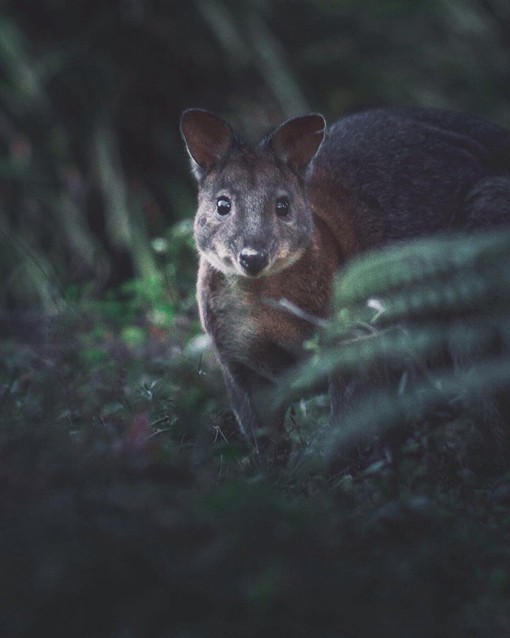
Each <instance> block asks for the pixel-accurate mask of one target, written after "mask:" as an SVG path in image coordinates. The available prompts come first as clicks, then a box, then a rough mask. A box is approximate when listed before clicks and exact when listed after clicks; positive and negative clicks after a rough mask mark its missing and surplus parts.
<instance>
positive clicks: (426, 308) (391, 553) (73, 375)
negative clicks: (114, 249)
mask: <svg viewBox="0 0 510 638" xmlns="http://www.w3.org/2000/svg"><path fill="white" fill-rule="evenodd" d="M445 241H447V240H445ZM448 241H449V242H461V243H449V244H448V250H446V252H445V246H446V245H445V244H443V245H441V244H440V243H437V242H436V243H434V244H428V245H427V246H428V248H427V250H423V245H422V246H421V248H420V249H419V250H418V252H416V247H417V246H418V247H419V244H417V245H415V246H414V248H412V247H410V248H405V249H404V250H401V251H400V252H398V251H396V252H395V253H391V252H390V253H386V254H385V255H381V256H375V257H372V259H373V261H372V262H370V260H367V261H363V262H359V264H353V265H352V268H351V269H348V270H347V271H345V272H344V273H343V276H341V278H340V280H339V285H338V291H337V300H336V311H335V317H334V319H333V320H332V321H331V323H330V324H329V325H328V326H327V327H326V328H325V330H324V331H323V333H322V334H321V335H320V336H319V337H318V338H317V339H316V340H314V342H313V343H311V344H310V349H311V357H312V359H311V361H309V362H308V366H305V367H304V368H303V369H302V370H301V371H300V372H299V374H298V375H297V376H294V377H293V378H292V379H290V380H289V382H288V388H290V390H288V391H290V392H296V391H299V390H301V389H302V388H304V387H305V386H306V385H307V384H309V383H311V382H312V381H316V380H317V376H318V375H319V374H322V375H324V373H325V372H332V371H334V370H336V371H337V372H338V371H340V372H343V373H344V374H345V373H346V369H347V368H349V369H350V370H354V371H357V370H358V369H360V367H363V368H364V369H366V370H367V371H368V372H370V373H371V374H373V372H374V368H375V371H376V372H377V371H381V370H382V369H383V368H384V369H386V368H385V367H384V366H383V362H384V364H385V366H387V365H388V364H391V366H390V367H391V370H390V374H389V376H387V377H386V379H389V382H388V383H387V384H385V383H382V384H381V383H380V382H378V383H377V384H376V383H375V382H374V383H372V382H371V381H369V382H368V389H367V384H366V383H365V384H363V383H360V390H359V401H356V402H355V403H354V404H353V406H352V411H351V412H349V413H348V415H347V417H346V419H347V420H346V422H345V424H344V425H345V428H346V429H345V430H344V431H342V427H343V426H342V424H340V425H339V426H338V427H335V428H332V427H331V426H330V425H329V421H328V402H327V400H326V398H325V397H324V396H319V397H314V398H312V399H307V400H304V399H299V400H296V402H295V403H294V404H293V406H292V408H291V410H290V412H289V415H288V427H289V431H290V436H291V440H292V445H293V448H292V453H291V456H290V459H289V461H288V463H287V464H286V465H285V466H282V467H276V468H275V467H267V466H265V465H264V463H263V462H260V460H258V459H257V458H256V457H255V456H254V454H253V452H252V450H251V449H250V448H249V447H248V446H247V445H246V443H245V442H244V441H243V440H242V439H241V438H240V437H239V435H238V434H237V429H236V427H235V423H234V421H233V418H232V416H231V414H230V412H229V410H228V406H227V404H226V401H225V398H224V390H223V386H222V384H221V379H220V378H219V375H218V370H217V368H216V366H215V363H214V360H213V357H212V355H211V352H210V349H209V347H208V344H207V340H206V339H205V338H204V336H203V335H202V333H201V330H200V327H199V325H198V322H197V319H196V316H195V315H194V313H193V311H192V305H191V302H190V299H182V300H181V301H177V300H176V299H171V300H169V299H168V298H166V297H164V295H163V296H161V295H160V294H159V292H158V294H156V295H154V294H152V293H151V294H150V295H149V298H148V296H147V295H146V294H140V291H143V290H147V289H146V288H144V287H143V286H141V287H140V286H139V285H138V286H131V287H129V288H128V289H127V290H124V291H122V292H121V294H120V295H117V296H115V295H112V296H110V298H107V299H103V300H99V301H97V300H96V301H94V302H91V301H90V299H88V298H86V297H82V298H80V297H79V295H77V294H75V293H73V295H70V296H69V297H68V300H67V303H66V306H65V309H64V310H62V312H60V313H59V314H58V315H54V316H52V317H45V318H34V317H25V318H24V319H21V318H20V319H18V320H17V321H16V322H15V323H12V324H11V325H10V331H9V332H8V331H7V330H6V331H5V333H4V337H3V339H2V341H1V342H0V349H1V352H0V383H1V386H0V509H1V514H0V516H1V520H2V523H1V526H0V568H1V573H2V578H1V580H0V635H1V636H8V637H12V638H18V637H29V636H39V635H52V636H74V637H81V636H83V637H87V638H88V637H90V638H92V637H94V638H97V637H103V636H104V637H107V636H108V637H109V636H115V637H117V636H118V637H124V636H125V637H140V638H142V637H143V638H146V637H150V636H155V637H167V636H172V637H174V636H176V637H178V638H189V637H197V638H201V637H204V638H205V637H207V638H209V637H214V636H222V637H225V636H227V637H228V636H236V637H238V636H243V637H248V638H249V637H250V636H253V637H255V636H260V635H266V634H269V633H272V634H273V635H281V636H287V635H292V636H293V637H297V638H299V637H301V636H303V637H309V636H310V637H312V636H313V637H322V636H324V637H329V636H346V637H364V636H379V637H383V638H384V637H386V636H387V637H390V636H391V637H394V636H408V635H409V636H413V637H414V636H416V637H418V638H420V637H432V636H434V637H435V636H438V637H442V636H444V637H445V638H446V637H451V636H474V637H482V636H483V637H485V636H487V637H489V636H490V637H494V636H508V635H510V607H509V605H508V601H509V599H510V545H509V540H510V475H509V473H508V467H507V465H505V463H504V460H505V459H504V458H501V455H500V458H498V463H495V462H493V463H490V462H489V461H490V459H491V458H493V459H494V458H495V456H493V455H494V446H493V445H492V443H490V440H489V439H490V436H489V435H488V431H487V430H485V429H484V428H485V426H486V423H487V422H488V420H489V417H488V416H487V412H486V411H485V412H484V411H483V410H481V412H480V411H477V410H474V409H472V404H471V403H470V401H467V400H465V399H466V396H465V393H464V394H463V392H462V389H463V388H465V387H468V388H469V392H468V394H469V395H474V394H476V393H474V391H473V387H474V384H472V385H469V386H466V385H465V384H466V379H468V378H469V370H471V374H474V375H475V376H476V379H477V383H478V385H479V390H480V392H478V395H479V396H482V398H483V397H484V396H485V397H488V396H489V391H490V392H492V391H493V390H500V389H501V383H500V382H501V378H499V377H498V378H497V379H496V377H495V376H494V370H496V368H495V367H492V366H489V367H487V365H486V364H487V356H488V355H489V354H490V361H491V362H493V361H494V360H495V361H497V362H499V368H498V369H502V370H505V369H507V368H508V359H507V358H506V357H507V350H506V346H505V341H504V339H505V338H506V337H505V335H506V332H505V330H506V327H507V325H508V324H507V323H506V319H505V321H503V322H500V320H499V318H500V317H502V316H503V317H506V314H505V313H507V310H508V305H507V301H508V296H507V293H508V288H507V287H506V282H507V279H506V278H505V277H507V275H506V273H507V272H508V270H507V269H506V267H507V265H508V264H507V261H508V260H507V257H506V255H507V254H508V251H507V250H506V248H508V246H507V245H506V244H505V243H504V241H506V240H503V239H502V238H501V237H500V238H494V237H493V238H489V239H487V242H486V243H485V244H483V242H482V243H480V242H478V243H476V245H475V244H473V245H472V246H471V249H470V248H469V244H468V243H466V240H465V239H462V240H454V239H451V240H448ZM491 242H492V243H491ZM498 242H499V243H498ZM455 246H457V248H455ZM498 246H499V249H498ZM434 247H435V248H434ZM413 250H414V252H413ZM405 251H408V252H407V253H406V252H405ZM434 251H435V252H434ZM455 251H457V252H455ZM461 253H462V255H463V257H462V259H461V258H460V257H458V258H456V259H457V261H455V259H454V258H453V255H454V254H457V256H459V255H461ZM417 255H421V257H420V260H421V261H420V260H418V261H417V259H416V258H417ZM435 255H438V256H439V257H440V259H439V257H437V256H435ZM445 255H446V257H449V259H446V261H449V262H450V263H452V266H451V270H450V271H449V272H444V270H443V271H442V272H441V273H440V274H438V272H437V271H436V270H435V269H434V267H433V265H434V264H435V263H438V261H440V260H442V261H443V263H445V259H444V256H445ZM459 259H460V261H459ZM378 260H379V261H378ZM453 262H455V263H453ZM370 264H372V269H370ZM424 264H425V265H424ZM427 264H428V266H427ZM501 264H504V267H503V266H501ZM392 268H393V269H395V270H398V271H399V272H401V273H407V274H406V279H405V280H402V278H399V277H389V275H388V273H390V272H391V269H392ZM362 271H363V272H362ZM383 271H384V272H386V274H387V277H386V278H384V277H382V279H380V277H381V273H382V272H383ZM468 272H469V273H472V274H473V275H474V274H476V276H477V277H478V275H479V274H480V273H481V274H482V275H483V274H485V275H486V276H485V278H484V277H481V281H482V284H483V285H482V284H480V283H479V280H480V277H478V279H477V281H478V283H476V286H475V284H474V283H473V285H472V288H471V289H469V286H468V281H469V278H468V277H467V273H468ZM420 273H421V274H420ZM424 273H425V274H424ZM498 273H499V274H498ZM372 275H374V276H375V275H377V277H379V280H378V279H377V277H375V279H374V278H373V277H372ZM496 275H498V276H496ZM498 277H499V279H498ZM418 278H419V279H420V285H417V279H418ZM389 281H390V282H391V284H388V282H389ZM439 281H441V282H443V284H444V285H443V288H441V286H440V285H439V283H438V282H439ZM472 281H474V277H473V279H472ZM427 282H428V283H427ZM459 282H460V283H459ZM484 282H485V283H484ZM488 282H490V285H489V283H488ZM361 284H362V287H361V288H360V286H361ZM422 284H423V285H422ZM460 284H462V286H463V288H462V290H463V291H464V292H463V293H462V295H460V293H459V294H457V293H458V290H459V289H458V285H460ZM485 284H486V285H485ZM445 286H449V288H450V292H448V293H446V292H445V290H446V288H445ZM466 286H467V292H465V291H466ZM491 286H492V288H491ZM494 286H495V288H494ZM475 287H476V290H477V291H478V293H477V294H475V293H474V292H473V290H474V288H475ZM489 288H490V289H491V290H493V289H496V291H497V295H496V297H497V300H496V299H495V298H491V300H490V302H488V301H487V300H488V297H487V295H489V292H487V291H488V290H489ZM411 289H412V291H413V294H414V295H415V296H414V300H415V301H413V302H412V303H411V302H410V301H409V300H410V299H411V297H410V296H409V294H408V293H409V291H410V290H411ZM356 291H357V292H356ZM431 291H432V292H434V293H435V297H434V299H432V295H431V294H430V292H431ZM149 292H150V291H149ZM151 295H152V296H151ZM445 295H447V297H448V299H450V301H451V304H450V306H448V304H447V303H446V302H445ZM477 295H478V296H477ZM373 300H376V301H377V302H376V303H375V302H374V301H373ZM396 300H402V301H400V302H399V303H400V306H399V305H398V304H397V303H396ZM367 301H368V304H367ZM468 306H469V307H468ZM155 307H158V308H160V312H158V313H155V312H154V308H155ZM395 308H397V309H399V310H398V312H397V310H395ZM482 308H483V311H484V313H485V314H483V317H484V319H483V321H482V322H479V323H480V325H482V326H486V325H487V320H486V319H487V317H488V316H490V317H492V318H493V321H492V324H493V326H494V329H495V330H497V331H498V330H499V332H498V334H497V336H498V337H499V341H498V344H497V345H498V348H497V350H495V349H494V342H491V344H490V348H489V347H487V348H485V347H484V348H481V349H480V348H479V342H478V341H477V340H476V339H477V338H478V337H477V336H476V334H475V333H477V330H475V329H474V328H473V330H472V331H471V332H472V333H473V335H471V332H469V330H466V331H464V329H463V326H464V324H462V323H461V322H462V321H465V318H466V317H467V316H468V317H471V318H473V317H477V316H478V314H479V313H480V309H482ZM391 309H393V310H391ZM394 325H398V326H399V328H398V330H399V331H400V334H403V335H404V336H405V338H404V341H403V342H399V343H400V344H401V345H400V346H399V348H400V349H399V350H398V352H399V356H398V357H395V356H394V357H393V358H391V357H390V360H388V357H387V354H388V351H392V352H393V353H395V352H397V350H395V349H394V348H396V346H395V342H394V341H392V340H393V339H394V338H395V328H393V327H392V326H394ZM431 325H434V326H436V328H437V326H440V329H439V330H437V329H434V330H431V331H430V333H427V334H428V337H427V338H428V341H426V340H424V339H423V338H422V337H419V334H422V333H420V330H421V331H422V332H423V331H424V330H425V328H426V327H427V326H431ZM477 325H478V324H477V322H476V321H474V323H473V322H471V324H469V326H471V328H472V327H473V326H475V327H476V326H477ZM469 326H468V328H469ZM447 327H448V329H447ZM455 328H457V331H458V330H462V337H463V344H464V352H467V353H468V354H469V357H466V358H465V359H463V360H462V361H461V365H460V364H459V365H460V368H459V375H460V376H459V375H457V373H456V370H457V369H456V368H455V365H453V364H452V363H451V360H450V359H449V358H448V357H446V358H444V357H442V356H440V357H436V355H438V354H441V355H442V354H443V350H444V349H445V345H446V346H448V347H450V346H451V343H452V334H454V333H455ZM471 328H470V329H471ZM477 334H478V333H477ZM367 335H368V337H367ZM417 335H418V336H417ZM457 336H458V332H457ZM399 338H400V337H399ZM406 339H407V341H406ZM386 340H387V342H386V344H385V341H386ZM466 343H467V346H466ZM483 343H484V344H485V345H487V346H489V344H488V343H487V342H485V341H483ZM388 344H391V348H390V347H389V346H388ZM411 346H412V348H411ZM475 346H476V347H475ZM422 347H423V350H420V348H422ZM356 348H361V350H359V349H358V350H356ZM410 349H411V350H412V356H411V357H407V358H406V359H405V361H406V366H399V365H395V361H397V363H398V362H400V361H402V357H401V353H402V352H403V351H404V350H407V351H409V350H410ZM446 349H447V350H448V348H446ZM381 352H382V353H383V354H384V356H381ZM425 354H427V355H432V354H433V355H434V356H428V358H427V357H425V358H426V359H427V362H426V363H427V367H426V368H424V367H423V366H421V365H420V366H417V364H416V362H417V361H419V362H421V363H423V359H424V355H425ZM450 354H451V353H450ZM363 357H365V358H364V359H363ZM454 359H455V357H454ZM413 362H414V364H415V365H414V368H415V370H414V371H413V372H412V374H411V376H409V375H408V376H406V374H407V372H406V370H409V369H411V370H412V369H413V366H412V365H411V366H410V363H413ZM361 364H363V365H361ZM365 364H366V365H365ZM369 364H370V365H369ZM328 366H329V368H328ZM505 366H506V367H505ZM416 369H418V372H416ZM473 370H474V372H473ZM482 373H483V374H482ZM413 375H414V376H413ZM448 375H450V377H451V379H453V380H452V382H451V384H450V385H449V386H448V385H446V381H445V379H446V378H447V376H448ZM491 375H492V376H491ZM502 376H503V375H502ZM368 378H369V379H370V378H371V377H370V376H369V377H368ZM491 379H492V380H491ZM438 380H440V381H441V383H438ZM441 384H442V386H441ZM376 387H377V392H374V393H373V392H372V391H373V390H374V389H375V388H376ZM385 388H386V390H385ZM385 392H386V393H387V394H386V400H384V401H383V399H382V398H381V397H384V396H385V394H384V393H385ZM437 393H439V394H440V395H441V397H442V400H438V398H437V396H438V394H437ZM484 393H485V394H484ZM468 398H471V396H470V397H468ZM371 400H372V401H375V403H372V404H370V401H371ZM370 405H372V407H371V408H370ZM374 406H375V407H374ZM413 407H414V410H413ZM484 415H485V416H484ZM489 416H490V415H489ZM377 423H380V424H382V425H384V426H385V427H384V428H382V429H381V428H379V429H377V427H376V424H377ZM498 427H500V426H498ZM501 427H503V426H501ZM346 431H347V432H348V434H349V436H348V437H347V436H346V434H345V432H346ZM347 441H348V443H349V445H347V444H346V442H347ZM344 444H345V446H344V447H342V446H343V445H344ZM344 450H348V451H349V454H347V457H346V458H344V455H343V451H344ZM353 455H354V456H355V457H356V459H357V460H356V462H353V461H352V458H353ZM491 455H492V456H491Z"/></svg>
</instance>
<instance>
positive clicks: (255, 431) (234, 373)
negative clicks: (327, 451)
mask: <svg viewBox="0 0 510 638" xmlns="http://www.w3.org/2000/svg"><path fill="white" fill-rule="evenodd" d="M223 377H224V379H225V385H226V387H227V392H228V395H229V399H230V404H231V406H232V408H233V411H234V414H235V416H236V418H237V421H238V423H239V427H240V429H241V432H242V433H243V434H244V436H245V437H246V438H247V439H248V440H249V441H250V442H251V443H253V445H254V446H255V449H256V450H257V451H261V450H262V449H265V448H267V447H268V445H273V446H276V447H278V446H279V444H280V442H281V440H282V437H283V434H284V427H283V424H284V417H285V409H280V410H278V411H276V412H275V411H274V410H271V409H269V406H271V405H272V400H271V399H272V392H271V390H272V386H271V384H270V383H268V382H267V381H266V380H265V379H262V378H260V377H258V376H257V375H255V374H254V373H253V372H252V371H251V370H249V369H247V368H245V367H242V366H238V367H236V368H235V369H232V368H231V367H227V366H223Z"/></svg>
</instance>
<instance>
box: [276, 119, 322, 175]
mask: <svg viewBox="0 0 510 638" xmlns="http://www.w3.org/2000/svg"><path fill="white" fill-rule="evenodd" d="M325 128H326V120H325V119H324V118H323V117H322V115H319V114H316V113H313V114H311V115H304V116H302V117H296V118H294V119H292V120H288V121H287V122H284V123H283V124H282V125H281V126H279V127H278V128H277V129H276V130H275V131H273V132H272V133H271V134H270V135H269V138H268V139H267V140H266V142H265V143H266V144H267V145H268V146H269V147H270V148H271V149H272V150H273V151H274V152H275V153H276V155H277V156H278V157H279V158H280V159H281V160H283V161H284V162H285V163H286V164H288V165H289V166H290V167H291V168H292V169H293V170H295V171H297V172H298V173H299V172H302V171H303V170H304V169H305V168H306V167H307V166H308V164H309V163H310V161H311V160H312V158H313V156H314V155H315V153H317V151H318V149H319V146H320V145H321V142H322V140H323V139H324V132H325Z"/></svg>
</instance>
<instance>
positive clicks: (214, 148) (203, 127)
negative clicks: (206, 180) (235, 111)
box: [181, 109, 236, 181]
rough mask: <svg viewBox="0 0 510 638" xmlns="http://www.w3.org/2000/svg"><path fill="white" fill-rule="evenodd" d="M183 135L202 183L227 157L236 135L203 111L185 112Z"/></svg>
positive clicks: (223, 122)
mask: <svg viewBox="0 0 510 638" xmlns="http://www.w3.org/2000/svg"><path fill="white" fill-rule="evenodd" d="M181 134H182V136H183V138H184V141H185V142H186V147H187V149H188V153H189V155H190V157H191V165H192V170H193V173H194V174H195V177H196V178H197V179H198V180H199V181H200V180H201V179H202V178H203V177H204V176H205V175H206V174H207V173H208V172H209V171H210V170H211V169H212V168H214V167H215V166H216V165H217V164H218V162H220V161H221V160H222V159H223V158H224V157H225V156H226V155H227V153H228V152H229V151H230V149H231V148H232V146H233V145H234V142H235V141H236V137H235V133H234V132H233V130H232V129H231V128H230V126H229V125H228V124H227V123H226V122H225V121H224V120H222V119H221V118H220V117H218V116H217V115H214V113H210V112H209V111H204V110H202V109H188V110H187V111H184V113H183V114H182V115H181Z"/></svg>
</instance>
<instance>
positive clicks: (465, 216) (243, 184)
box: [181, 109, 510, 439]
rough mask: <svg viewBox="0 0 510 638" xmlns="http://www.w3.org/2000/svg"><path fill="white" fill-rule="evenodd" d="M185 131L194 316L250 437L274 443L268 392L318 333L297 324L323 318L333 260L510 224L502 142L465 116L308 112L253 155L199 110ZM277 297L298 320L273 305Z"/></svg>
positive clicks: (509, 148) (509, 157)
mask: <svg viewBox="0 0 510 638" xmlns="http://www.w3.org/2000/svg"><path fill="white" fill-rule="evenodd" d="M181 131H182V134H183V137H184V139H185V141H186V145H187V148H188V152H189V155H190V157H191V162H192V169H193V172H194V175H195V177H196V179H197V181H198V185H199V193H198V210H197V214H196V219H195V226H194V229H195V239H196V244H197V248H198V251H199V253H200V266H199V274H198V291H197V296H198V304H199V310H200V317H201V321H202V324H203V327H204V329H205V330H206V331H207V332H208V333H209V335H210V336H211V338H212V342H213V345H214V349H215V353H216V356H217V359H218V361H219V363H220V365H221V369H222V371H223V375H224V378H225V382H226V386H227V390H228V393H229V397H230V401H231V404H232V407H233V409H234V412H235V414H236V416H237V419H238V421H239V424H240V427H241V429H242V430H243V432H244V433H245V434H246V436H248V437H249V438H253V439H256V438H257V436H258V435H259V433H261V432H265V433H266V435H267V434H268V433H269V436H270V437H273V438H277V437H278V436H279V435H280V434H281V431H282V427H283V417H284V414H283V413H279V414H275V413H274V412H273V411H271V409H270V407H269V404H268V401H267V395H266V393H265V389H267V386H268V384H272V383H274V382H275V381H276V380H277V378H278V376H279V375H280V374H281V373H282V372H283V371H285V370H286V369H287V368H288V367H289V366H290V365H292V364H293V363H295V362H296V360H297V359H298V358H299V357H300V355H301V347H302V343H303V341H304V340H305V339H306V338H308V337H309V336H310V334H311V333H312V332H313V329H314V325H313V322H311V321H308V320H306V317H307V316H309V315H311V316H314V317H317V318H325V317H327V316H328V312H329V304H330V297H331V287H332V279H333V275H334V273H335V271H336V270H337V269H338V267H339V266H340V265H341V264H342V263H344V262H345V261H346V260H348V259H350V258H351V257H353V256H354V255H357V254H359V253H360V252H362V251H364V250H367V249H369V248H374V247H378V246H383V245H384V244H387V243H390V242H394V241H398V240H405V239H407V238H412V237H417V236H420V235H425V234H432V233H436V232H440V231H445V230H448V229H456V228H458V229H470V230H475V229H485V228H488V227H489V226H493V225H496V224H500V223H505V222H507V221H509V220H510V133H508V132H506V131H505V130H503V129H501V128H498V127H497V126H494V125H492V124H489V123H486V122H483V121H481V120H478V119H475V118H471V117H467V116H464V115H461V114H456V113H451V112H447V111H436V110H429V109H387V110H374V111H367V112H363V113H360V114H357V115H352V116H348V117H345V118H342V119H340V120H339V121H338V122H336V123H335V124H333V125H332V126H330V127H329V128H326V125H325V121H324V118H323V117H322V116H321V115H316V114H312V115H306V116H304V117H298V118H295V119H292V120H289V121H287V122H285V123H283V124H282V125H281V126H280V127H278V128H276V129H275V130H274V131H272V132H271V133H269V135H267V136H266V137H265V138H264V139H263V140H262V141H261V142H260V144H259V145H258V146H257V147H255V148H253V147H250V146H249V145H247V144H245V143H244V142H243V141H242V140H241V139H240V138H239V136H238V135H237V134H236V133H235V132H234V131H233V130H232V129H231V128H230V126H229V125H228V124H227V123H226V122H225V121H224V120H222V119H220V118H219V117H217V116H216V115H213V114H212V113H209V112H208V111H203V110H198V109H190V110H188V111H185V112H184V113H183V115H182V118H181ZM281 299H286V300H288V301H290V302H291V303H292V304H294V305H295V306H296V307H297V308H299V310H300V311H301V312H300V313H291V312H288V311H287V310H285V308H283V307H281V306H278V305H277V304H274V303H273V304H271V303H270V301H271V300H281ZM337 383H338V382H337ZM340 390H341V389H340V388H339V387H338V385H337V386H336V388H333V400H332V406H333V411H335V410H338V409H339V405H340V404H341V400H340V399H339V395H340V394H341V391H340ZM333 417H334V418H335V415H333Z"/></svg>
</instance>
